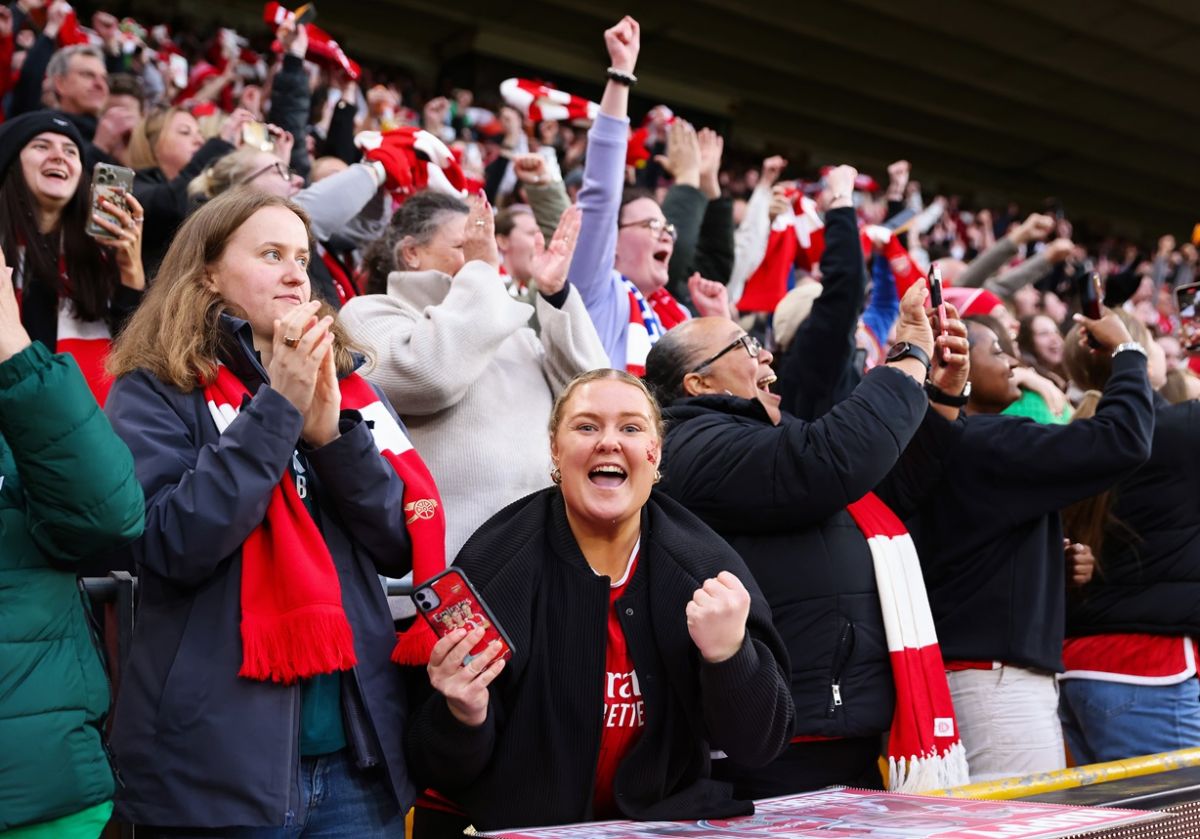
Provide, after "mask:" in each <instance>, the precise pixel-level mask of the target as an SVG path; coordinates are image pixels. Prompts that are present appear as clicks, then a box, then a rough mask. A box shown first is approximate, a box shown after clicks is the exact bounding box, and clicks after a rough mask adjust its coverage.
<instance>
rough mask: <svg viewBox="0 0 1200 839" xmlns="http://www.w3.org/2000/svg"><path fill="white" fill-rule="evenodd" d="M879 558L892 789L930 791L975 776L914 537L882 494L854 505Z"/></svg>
mask: <svg viewBox="0 0 1200 839" xmlns="http://www.w3.org/2000/svg"><path fill="white" fill-rule="evenodd" d="M847 510H848V511H849V513H850V515H851V517H852V518H853V519H854V523H855V524H857V525H858V529H859V530H861V531H862V534H863V536H864V537H865V538H866V540H867V545H868V547H870V549H871V558H872V560H873V561H874V564H875V585H876V587H877V588H878V589H879V605H880V607H881V608H882V610H883V625H884V630H885V633H886V635H887V645H888V653H889V655H890V657H891V661H892V676H893V678H894V680H895V683H896V712H895V716H894V717H893V718H892V728H891V732H890V733H889V736H888V745H887V749H888V789H889V790H891V791H892V792H925V791H928V790H934V789H943V788H945V787H953V786H960V785H962V784H965V783H967V782H968V781H969V776H968V772H967V755H966V751H965V750H964V749H963V745H962V740H961V739H960V737H959V734H958V724H957V722H956V721H955V717H954V705H953V703H952V702H951V700H950V687H949V685H948V684H947V683H946V671H945V666H944V664H943V662H942V650H941V648H940V647H939V646H938V641H937V632H936V631H935V630H934V627H933V613H932V611H931V610H930V608H929V596H928V595H927V594H926V592H925V579H924V577H923V576H922V575H921V565H920V561H919V560H918V559H917V549H916V546H915V545H914V544H913V540H912V537H911V536H909V535H908V531H907V530H905V528H904V524H903V523H902V522H901V521H900V519H899V518H897V517H896V514H895V513H893V512H892V511H891V510H890V509H888V507H887V505H886V504H884V503H883V502H882V501H881V500H879V498H878V497H877V496H876V495H875V494H874V493H870V492H869V493H867V494H866V495H864V496H863V497H862V498H860V499H859V500H858V501H855V502H854V503H853V504H851V505H850V506H849V507H847Z"/></svg>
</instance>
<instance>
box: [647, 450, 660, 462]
mask: <svg viewBox="0 0 1200 839" xmlns="http://www.w3.org/2000/svg"><path fill="white" fill-rule="evenodd" d="M646 460H647V461H649V463H650V465H651V466H653V465H654V464H656V463H658V458H657V457H656V456H655V454H654V449H646Z"/></svg>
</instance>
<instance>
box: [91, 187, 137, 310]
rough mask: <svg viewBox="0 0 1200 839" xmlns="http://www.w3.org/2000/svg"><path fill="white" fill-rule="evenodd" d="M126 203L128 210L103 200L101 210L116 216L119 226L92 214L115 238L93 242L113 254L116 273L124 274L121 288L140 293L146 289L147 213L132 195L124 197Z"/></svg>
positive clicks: (99, 239) (102, 238)
mask: <svg viewBox="0 0 1200 839" xmlns="http://www.w3.org/2000/svg"><path fill="white" fill-rule="evenodd" d="M125 202H126V204H127V205H128V209H127V210H125V209H122V208H121V207H119V206H117V205H116V204H114V203H113V202H112V201H109V200H108V199H107V198H101V199H100V209H102V210H104V212H106V213H108V214H109V215H111V216H113V218H115V219H116V220H117V223H116V224H114V223H113V222H111V221H109V220H108V219H107V218H105V217H104V216H102V215H101V214H100V213H95V212H93V213H92V218H93V220H95V222H96V224H97V225H99V226H100V227H102V228H104V229H105V230H107V231H108V232H109V233H110V234H111V235H112V238H109V237H108V236H95V235H93V236H92V238H93V239H95V240H96V242H97V244H99V245H101V246H103V247H106V248H108V249H109V250H110V251H112V252H113V256H114V257H115V258H116V260H117V269H118V270H119V271H120V272H121V285H123V286H128V287H129V288H132V289H135V290H137V291H141V290H142V289H144V288H145V287H146V272H145V271H144V270H143V269H142V224H143V222H144V220H145V215H146V211H145V210H144V209H143V208H142V205H141V204H140V203H138V200H137V199H136V198H134V197H133V193H132V192H127V193H125Z"/></svg>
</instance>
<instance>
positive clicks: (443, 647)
mask: <svg viewBox="0 0 1200 839" xmlns="http://www.w3.org/2000/svg"><path fill="white" fill-rule="evenodd" d="M483 635H484V629H483V627H478V628H476V629H472V630H471V631H470V632H467V631H466V630H465V629H456V630H454V631H453V632H451V633H450V634H449V635H447V636H446V637H445V638H442V639H441V640H439V641H438V642H437V643H436V644H434V645H433V652H431V653H430V654H429V666H428V672H429V683H430V684H431V685H433V688H434V690H436V691H437V692H438V693H440V694H441V695H442V696H444V697H445V698H446V705H447V706H448V707H449V708H450V713H451V714H453V715H454V718H455V719H456V720H458V721H459V722H460V723H462V724H463V725H468V726H471V727H472V728H475V727H478V726H481V725H483V723H484V721H485V720H487V707H488V685H490V684H491V683H492V682H493V681H495V679H496V677H497V676H499V675H500V671H501V670H503V669H504V659H502V658H496V656H498V655H499V654H500V650H501V649H503V647H502V646H501V644H500V642H499V641H492V643H490V644H488V645H487V647H485V648H484V650H483V652H482V653H480V654H479V655H477V656H475V657H474V658H473V659H471V660H470V661H469V662H468V663H466V664H463V662H464V661H466V659H467V656H469V655H470V654H471V649H472V648H473V647H474V646H475V645H476V644H478V643H479V642H480V641H481V640H482V639H483Z"/></svg>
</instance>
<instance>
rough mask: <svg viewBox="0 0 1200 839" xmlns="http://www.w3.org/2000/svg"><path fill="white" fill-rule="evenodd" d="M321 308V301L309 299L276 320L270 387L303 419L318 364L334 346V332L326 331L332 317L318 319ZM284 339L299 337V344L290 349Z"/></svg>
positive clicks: (311, 392)
mask: <svg viewBox="0 0 1200 839" xmlns="http://www.w3.org/2000/svg"><path fill="white" fill-rule="evenodd" d="M320 308H321V302H320V301H319V300H312V301H309V302H308V303H302V304H301V305H299V306H296V307H295V308H293V309H292V310H291V311H290V312H288V313H287V314H286V315H284V316H283V317H282V318H279V319H278V320H276V321H275V339H274V342H273V343H272V346H271V362H270V364H269V365H268V367H267V375H268V376H269V377H270V378H271V387H272V388H273V389H274V390H277V391H279V393H280V394H281V395H282V396H283V397H284V398H285V399H287V401H288V402H291V403H292V405H293V406H294V407H295V409H296V410H297V411H299V412H300V413H301V414H304V415H306V416H307V414H308V409H309V406H310V405H312V400H313V391H314V390H315V388H316V386H317V376H318V374H319V373H320V370H321V364H322V363H323V362H324V361H325V356H326V354H327V353H329V352H330V351H331V348H332V346H333V333H332V332H330V331H329V328H330V327H331V326H332V325H333V318H332V317H329V316H326V317H323V318H321V319H320V320H318V319H317V317H316V314H317V311H318V310H319V309H320ZM285 338H298V339H299V341H300V342H299V343H298V344H297V345H296V346H294V347H289V346H288V345H287V342H286V341H285V340H284V339H285Z"/></svg>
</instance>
